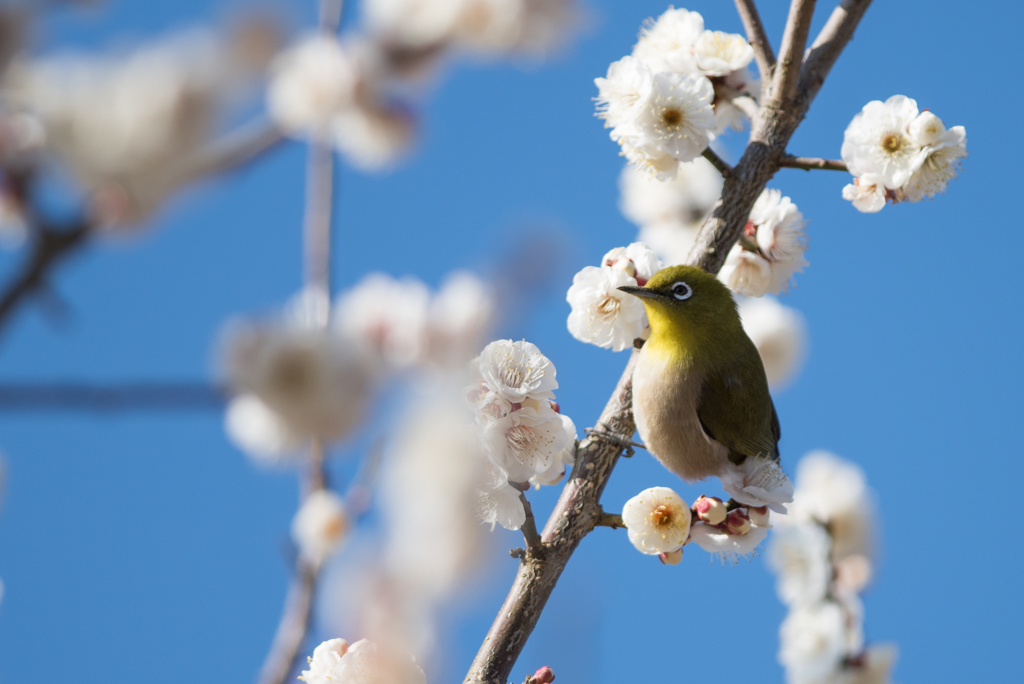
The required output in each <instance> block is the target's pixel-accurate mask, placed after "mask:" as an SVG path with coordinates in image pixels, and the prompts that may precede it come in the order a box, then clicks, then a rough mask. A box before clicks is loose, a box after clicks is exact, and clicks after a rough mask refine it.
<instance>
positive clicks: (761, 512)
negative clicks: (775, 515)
mask: <svg viewBox="0 0 1024 684" xmlns="http://www.w3.org/2000/svg"><path fill="white" fill-rule="evenodd" d="M747 513H748V514H749V515H750V523H751V524H752V525H757V526H758V527H771V524H770V523H769V517H768V507H767V506H761V507H760V508H754V507H750V508H748V509H747Z"/></svg>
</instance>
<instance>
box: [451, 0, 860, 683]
mask: <svg viewBox="0 0 1024 684" xmlns="http://www.w3.org/2000/svg"><path fill="white" fill-rule="evenodd" d="M795 2H796V4H800V5H803V4H806V3H803V2H799V0H795ZM860 2H863V3H865V4H866V3H867V2H868V0H860ZM852 4H857V3H856V2H853V3H852ZM862 15H863V9H860V10H859V11H858V13H853V12H852V11H850V12H844V17H847V18H846V19H844V20H843V21H842V22H837V23H836V25H835V26H834V27H833V28H832V29H829V30H830V34H829V35H830V36H832V37H828V38H827V39H826V41H825V44H823V45H822V46H821V50H820V51H819V55H818V63H819V65H820V66H819V67H818V69H819V70H821V68H822V67H824V70H823V71H821V73H822V74H826V73H827V72H828V69H829V68H831V65H832V63H834V61H835V56H838V51H836V52H835V56H832V57H830V58H829V59H826V56H827V55H831V54H832V52H831V51H832V47H829V48H825V47H824V45H830V46H831V45H834V44H835V42H836V41H839V40H841V37H842V36H843V35H846V36H847V40H848V36H849V35H852V33H853V28H854V27H855V26H856V23H857V21H858V20H859V19H860V16H862ZM834 16H835V15H833V17H834ZM829 21H830V25H832V24H833V22H832V20H831V19H830V20H829ZM847 22H850V23H847ZM828 28H829V26H828V25H827V26H826V29H828ZM822 33H823V34H825V31H823V32H822ZM819 40H821V37H819ZM805 41H806V29H804V40H803V41H799V42H800V43H801V45H800V51H801V52H802V50H803V43H804V42H805ZM815 44H816V45H817V44H818V41H815ZM790 46H791V47H790V50H791V51H792V49H793V47H795V41H793V40H791V41H790ZM839 51H841V47H840V48H839ZM812 53H813V50H812ZM822 78H823V76H822ZM816 93H817V88H815V89H813V90H811V91H803V92H799V93H798V97H797V100H796V102H795V103H793V104H792V105H788V106H779V103H778V102H777V101H776V102H771V101H769V102H768V103H766V104H765V105H764V106H762V107H761V108H760V111H759V112H758V116H757V118H756V119H755V120H754V121H753V122H752V125H751V136H750V144H748V145H747V149H746V151H745V152H744V153H743V157H742V158H741V159H740V161H739V163H738V164H736V166H734V167H733V168H732V172H731V173H730V174H729V176H728V177H727V178H726V179H725V184H724V186H723V189H722V196H721V198H719V201H718V203H717V204H716V205H715V208H714V210H713V211H712V213H711V215H710V216H709V217H708V218H707V220H706V221H705V222H704V225H703V226H702V227H701V231H700V234H699V235H698V237H697V240H696V243H695V244H694V247H693V249H692V250H691V252H690V255H689V257H688V259H687V263H689V264H690V265H696V266H700V267H702V268H704V269H705V270H707V271H708V272H710V273H717V272H718V271H719V269H721V267H722V264H723V263H724V262H725V257H726V256H727V255H728V253H729V250H730V249H732V246H733V245H734V244H735V243H736V240H737V239H738V238H739V236H740V234H741V233H742V231H743V227H744V226H745V225H746V223H747V218H748V216H749V214H750V209H751V207H752V206H753V204H754V201H755V200H756V199H757V197H758V195H760V194H761V191H762V190H764V187H765V185H766V184H767V183H768V181H769V180H770V179H771V177H772V176H773V175H774V174H775V172H776V171H777V170H778V169H779V163H780V161H781V160H782V159H783V158H784V157H785V156H786V145H787V144H788V143H789V140H790V138H791V137H792V135H793V132H794V131H795V130H796V128H797V126H798V125H799V124H800V122H801V121H802V120H803V118H804V116H805V115H806V113H807V108H808V107H809V106H810V104H811V102H812V100H813V99H814V95H815V94H816ZM636 357H637V352H636V351H634V352H632V354H631V356H630V360H629V363H628V364H627V365H626V368H625V370H624V371H623V374H622V377H621V378H620V379H619V382H618V384H617V385H616V387H615V390H614V392H613V393H612V396H611V399H609V400H608V404H607V405H606V406H605V409H604V411H603V412H602V413H601V417H600V419H599V420H598V422H597V425H596V426H595V429H594V433H593V434H589V435H588V436H587V437H586V439H584V440H583V441H581V442H580V444H579V450H578V452H577V458H576V465H575V467H574V468H573V472H572V474H571V476H570V477H569V480H568V482H567V483H566V485H565V488H564V489H563V490H562V494H561V496H560V497H559V499H558V504H557V505H556V506H555V510H554V511H553V512H552V513H551V517H550V518H548V522H547V525H545V527H544V532H543V534H542V540H543V543H544V553H543V555H542V556H541V557H539V558H537V557H528V558H526V559H525V560H524V562H523V563H521V564H520V567H519V573H518V575H517V576H516V579H515V582H514V583H513V584H512V588H511V590H510V591H509V594H508V597H507V598H506V599H505V602H504V604H502V607H501V610H500V611H499V612H498V616H497V617H496V618H495V620H494V623H493V624H492V625H491V628H490V630H489V631H488V633H487V637H486V638H485V639H484V642H483V645H482V646H481V647H480V650H479V651H478V652H477V655H476V658H475V659H474V660H473V664H472V666H471V667H470V670H469V673H468V674H467V676H466V680H465V681H466V683H467V684H506V683H507V682H508V681H509V675H510V674H511V672H512V667H513V666H514V665H515V662H516V659H517V658H518V657H519V654H520V653H521V652H522V649H523V646H524V645H525V644H526V640H527V639H528V638H529V637H530V634H531V633H532V632H533V629H534V627H535V626H536V624H537V620H538V619H539V618H540V615H541V612H542V611H543V610H544V606H545V605H546V603H547V600H548V598H549V597H550V596H551V592H552V591H553V590H554V588H555V584H556V582H557V581H558V578H559V577H560V576H561V574H562V571H563V570H564V569H565V566H566V564H567V563H568V562H569V558H570V557H571V556H572V554H573V552H574V551H575V550H576V547H577V546H579V543H580V541H582V539H583V537H585V536H586V535H587V534H588V533H589V532H590V531H591V530H592V529H593V528H594V526H595V525H597V524H598V523H599V522H600V521H601V520H602V519H604V520H607V518H603V517H602V516H603V511H602V510H601V505H600V499H601V493H602V492H603V491H604V488H605V485H606V484H607V483H608V479H609V477H610V476H611V473H612V470H613V469H614V467H615V464H616V462H617V461H618V459H619V456H620V455H621V454H622V451H623V447H622V444H621V443H617V442H616V441H614V440H612V439H607V438H606V437H603V436H602V435H612V436H615V437H618V438H620V439H621V440H623V441H626V440H629V439H630V438H631V437H632V436H633V433H634V432H635V431H636V424H635V423H634V420H633V411H632V398H633V397H632V394H633V389H632V374H633V367H634V364H635V363H636Z"/></svg>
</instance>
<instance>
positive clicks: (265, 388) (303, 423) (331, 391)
mask: <svg viewBox="0 0 1024 684" xmlns="http://www.w3.org/2000/svg"><path fill="white" fill-rule="evenodd" d="M226 337H227V343H226V353H225V357H226V364H225V365H226V371H227V376H228V380H229V382H230V384H231V385H232V386H233V387H234V388H235V389H236V390H238V391H239V392H240V393H243V394H252V395H255V396H257V397H259V399H260V401H262V402H263V403H264V404H265V405H266V406H267V407H268V408H269V409H271V410H272V411H273V412H274V413H276V414H278V415H279V416H280V417H281V418H282V419H283V420H284V421H285V423H286V424H287V426H288V431H289V432H291V433H293V434H301V435H303V436H304V437H305V438H309V437H318V438H321V439H326V440H335V439H340V438H341V437H343V436H344V435H345V434H347V433H348V432H349V431H350V430H351V429H352V428H353V427H355V425H356V423H357V422H358V420H359V419H360V418H361V417H362V413H363V409H364V407H365V404H366V402H367V400H368V394H369V384H370V379H371V378H370V375H369V373H368V369H367V363H366V359H365V357H364V356H363V355H362V354H360V353H359V351H358V350H357V349H355V348H354V347H353V346H352V345H351V344H348V343H346V342H345V341H344V340H342V339H341V338H340V337H338V336H337V335H334V334H333V333H332V332H331V331H329V330H321V329H315V328H310V327H306V326H302V325H298V324H296V323H294V322H288V321H283V322H264V323H249V322H239V323H237V324H234V325H232V326H230V327H229V329H228V334H227V336H226Z"/></svg>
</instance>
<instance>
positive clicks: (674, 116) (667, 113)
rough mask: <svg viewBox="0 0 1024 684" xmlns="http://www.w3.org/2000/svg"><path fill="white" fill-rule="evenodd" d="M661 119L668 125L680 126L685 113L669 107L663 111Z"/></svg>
mask: <svg viewBox="0 0 1024 684" xmlns="http://www.w3.org/2000/svg"><path fill="white" fill-rule="evenodd" d="M661 120H662V122H663V123H664V124H665V125H666V126H678V125H679V124H681V123H682V122H683V113H682V112H681V111H679V110H678V109H675V108H668V109H665V110H663V111H662V112H661Z"/></svg>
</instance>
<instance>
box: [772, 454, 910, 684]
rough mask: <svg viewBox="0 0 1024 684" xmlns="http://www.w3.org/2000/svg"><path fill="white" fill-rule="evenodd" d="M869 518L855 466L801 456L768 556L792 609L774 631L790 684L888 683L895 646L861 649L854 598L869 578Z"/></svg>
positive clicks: (869, 505) (857, 604) (871, 509)
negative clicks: (786, 509) (793, 489)
mask: <svg viewBox="0 0 1024 684" xmlns="http://www.w3.org/2000/svg"><path fill="white" fill-rule="evenodd" d="M873 521H874V506H873V503H872V500H871V495H870V492H869V490H868V488H867V484H866V482H865V480H864V474H863V473H862V472H861V471H860V469H859V468H857V467H856V466H855V465H853V464H851V463H848V462H846V461H843V460H842V459H840V458H838V457H837V456H834V455H833V454H830V453H826V452H814V453H811V454H808V455H807V456H806V457H804V459H803V460H802V461H801V462H800V464H799V466H798V467H797V487H796V492H795V494H794V496H793V503H792V505H791V506H790V507H789V512H788V514H787V515H784V516H779V517H777V518H776V519H775V522H776V533H775V535H774V536H773V541H772V544H771V546H770V548H769V554H768V560H769V563H770V565H771V567H772V568H773V569H774V570H775V572H776V573H778V583H777V590H778V594H779V598H780V599H781V600H782V601H783V603H785V604H786V605H787V606H789V610H790V612H789V615H788V617H787V618H786V620H785V621H784V622H783V623H782V626H781V628H780V630H779V637H780V650H779V661H780V662H781V663H782V665H783V666H784V667H785V668H786V678H787V681H788V682H789V684H845V683H848V682H861V683H864V684H889V682H890V679H889V677H890V671H891V669H892V666H893V664H894V662H895V657H896V648H895V646H893V645H891V644H873V645H868V646H865V644H864V635H863V612H864V610H863V607H862V604H861V601H860V597H859V594H860V592H861V591H862V590H863V589H864V587H865V586H866V585H867V583H868V581H869V580H870V578H871V573H872V563H873V555H872V551H873V548H872V546H873V545H872V541H873V540H872V530H873Z"/></svg>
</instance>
